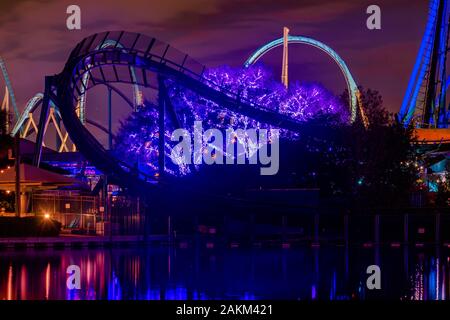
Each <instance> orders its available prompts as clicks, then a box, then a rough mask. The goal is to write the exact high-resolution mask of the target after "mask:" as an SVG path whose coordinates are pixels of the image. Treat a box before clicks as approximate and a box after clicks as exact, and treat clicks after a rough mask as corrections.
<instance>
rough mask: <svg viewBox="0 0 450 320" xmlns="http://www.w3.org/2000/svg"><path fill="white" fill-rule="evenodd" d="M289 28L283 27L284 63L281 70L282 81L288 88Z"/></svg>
mask: <svg viewBox="0 0 450 320" xmlns="http://www.w3.org/2000/svg"><path fill="white" fill-rule="evenodd" d="M288 38H289V29H288V28H287V27H284V28H283V65H282V70H281V82H282V83H283V84H284V86H285V87H286V88H287V87H288V85H289V82H288V64H289V61H288V43H289V41H288V40H289V39H288Z"/></svg>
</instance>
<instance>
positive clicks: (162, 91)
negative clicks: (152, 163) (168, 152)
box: [158, 76, 166, 177]
mask: <svg viewBox="0 0 450 320" xmlns="http://www.w3.org/2000/svg"><path fill="white" fill-rule="evenodd" d="M158 87H159V95H158V108H159V110H158V111H159V112H158V130H159V131H158V132H159V135H158V167H159V176H160V177H162V176H163V175H164V168H165V151H164V150H165V113H166V99H165V95H166V86H165V84H164V78H162V77H161V76H158Z"/></svg>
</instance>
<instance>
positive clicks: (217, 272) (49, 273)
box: [0, 247, 450, 300]
mask: <svg viewBox="0 0 450 320" xmlns="http://www.w3.org/2000/svg"><path fill="white" fill-rule="evenodd" d="M377 263H378V264H379V265H380V267H381V282H382V289H381V290H375V291H373V290H372V291H371V290H367V289H366V279H367V277H368V275H367V274H366V268H367V266H369V265H371V264H377ZM74 264H75V265H78V266H79V267H80V269H81V290H69V289H67V287H66V280H67V276H68V275H67V274H66V269H67V267H68V266H70V265H74ZM449 267H450V266H449V255H448V252H440V251H439V250H430V251H421V252H415V251H409V250H407V249H351V250H349V249H345V248H342V247H321V248H302V249H284V250H282V249H229V250H199V249H197V250H196V249H177V250H175V249H169V248H146V249H100V250H87V249H86V250H81V249H80V250H64V251H58V250H27V251H2V252H0V299H2V300H3V299H8V300H11V299H67V300H75V299H108V300H116V299H149V300H164V299H165V300H176V299H195V300H196V299H246V300H252V299H307V300H311V299H324V300H348V299H397V300H398V299H415V300H440V299H447V298H448V297H449V284H448V281H449V280H448V279H449Z"/></svg>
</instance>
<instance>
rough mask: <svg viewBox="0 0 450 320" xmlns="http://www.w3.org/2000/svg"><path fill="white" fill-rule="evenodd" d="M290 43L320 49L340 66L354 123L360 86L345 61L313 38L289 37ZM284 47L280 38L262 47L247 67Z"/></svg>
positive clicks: (253, 54) (253, 55) (249, 59)
mask: <svg viewBox="0 0 450 320" xmlns="http://www.w3.org/2000/svg"><path fill="white" fill-rule="evenodd" d="M288 43H300V44H306V45H309V46H312V47H315V48H317V49H320V50H321V51H323V52H325V53H326V54H327V55H328V56H330V57H331V58H332V59H333V60H334V62H336V64H337V65H338V66H339V68H340V69H341V71H342V74H343V75H344V78H345V82H346V83H347V88H348V92H349V103H350V111H351V117H350V119H351V122H354V121H355V119H356V114H357V110H358V95H359V90H358V85H357V84H356V82H355V80H354V78H353V76H352V74H351V73H350V70H349V69H348V67H347V64H346V63H345V61H344V60H343V59H342V58H341V57H340V56H339V55H338V54H337V52H336V51H334V50H333V49H332V48H330V47H329V46H327V45H326V44H325V43H323V42H320V41H317V40H314V39H312V38H308V37H304V36H291V35H289V36H288ZM282 45H283V38H282V37H281V38H278V39H276V40H273V41H271V42H269V43H267V44H265V45H263V46H262V47H260V48H259V49H258V50H256V51H255V52H253V53H252V54H251V55H250V57H249V58H248V59H247V61H245V64H244V65H245V66H249V65H251V64H254V63H255V62H257V61H258V60H259V59H260V58H261V57H262V56H264V55H265V54H266V53H267V52H269V51H270V50H272V49H274V48H276V47H279V46H282Z"/></svg>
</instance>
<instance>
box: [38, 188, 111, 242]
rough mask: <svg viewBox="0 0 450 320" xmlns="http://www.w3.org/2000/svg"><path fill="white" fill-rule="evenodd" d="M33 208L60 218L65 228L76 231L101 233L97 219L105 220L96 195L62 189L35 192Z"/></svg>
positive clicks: (43, 213) (40, 213) (54, 217)
mask: <svg viewBox="0 0 450 320" xmlns="http://www.w3.org/2000/svg"><path fill="white" fill-rule="evenodd" d="M31 210H32V212H33V213H35V214H36V215H48V216H49V217H51V218H52V219H55V220H58V221H59V222H61V223H62V226H63V229H69V230H71V231H72V232H75V233H76V232H79V233H88V234H95V233H101V228H100V226H99V225H97V221H103V217H102V216H101V215H99V210H98V199H97V197H95V196H85V195H80V194H77V193H72V192H67V193H66V192H60V191H56V192H49V191H47V192H44V193H34V194H33V195H32V200H31ZM99 231H100V232H99Z"/></svg>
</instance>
